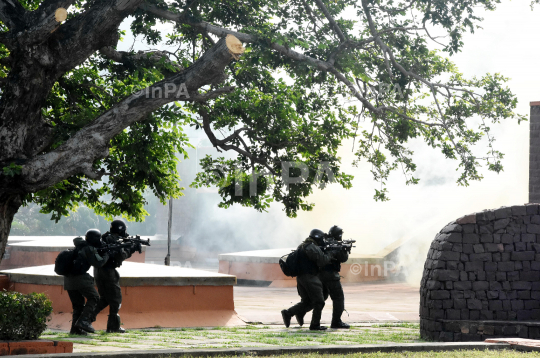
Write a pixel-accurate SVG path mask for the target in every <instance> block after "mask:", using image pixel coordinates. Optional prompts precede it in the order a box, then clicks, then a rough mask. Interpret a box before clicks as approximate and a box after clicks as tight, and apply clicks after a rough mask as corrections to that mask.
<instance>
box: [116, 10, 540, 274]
mask: <svg viewBox="0 0 540 358" xmlns="http://www.w3.org/2000/svg"><path fill="white" fill-rule="evenodd" d="M529 4H530V2H529V1H523V0H521V1H517V0H514V1H503V3H502V4H500V5H499V6H498V8H497V9H496V10H495V11H493V12H485V13H483V15H482V16H483V17H484V21H483V22H482V24H481V26H482V27H483V29H478V30H476V32H475V33H474V34H467V35H465V38H464V43H465V46H464V47H463V49H462V51H461V52H460V53H458V54H457V55H454V56H452V57H451V59H452V61H453V62H454V63H456V65H457V67H458V68H459V69H460V71H461V72H463V73H464V75H465V76H469V77H471V76H482V75H484V74H486V73H496V72H498V73H501V74H502V75H504V76H506V77H509V78H510V79H511V80H510V81H509V82H508V86H509V87H510V88H511V90H512V91H513V93H514V94H516V95H517V98H518V100H519V104H518V108H517V113H520V114H524V115H526V116H527V117H528V115H529V111H530V107H529V103H530V102H531V101H540V86H539V84H540V71H538V70H537V68H536V65H537V63H538V59H539V58H540V46H538V45H537V44H538V37H540V21H538V16H539V14H540V8H539V7H540V6H537V8H536V9H534V10H533V11H531V8H530V5H529ZM479 13H480V12H479ZM165 26H168V25H165ZM131 43H132V39H130V38H126V39H125V40H124V46H127V47H129V46H131ZM136 48H137V46H136ZM492 129H493V132H492V134H493V135H494V136H495V138H496V142H495V146H496V149H497V150H500V151H502V152H503V153H505V158H504V160H503V165H504V171H503V172H502V173H500V174H495V173H492V172H488V171H487V169H486V168H483V169H481V173H482V174H483V175H484V179H483V180H482V181H480V182H472V183H471V184H470V186H468V187H461V186H458V185H457V184H456V180H457V177H458V173H457V172H456V168H457V163H456V162H455V161H450V160H446V159H445V158H444V157H443V155H442V154H441V153H440V152H437V151H435V150H432V149H430V148H428V147H427V146H425V145H423V144H422V143H421V142H413V143H412V144H411V148H412V149H413V150H414V152H415V155H414V160H415V162H416V164H417V165H418V169H417V172H416V175H415V177H419V178H420V184H418V185H415V186H407V185H405V178H404V177H403V175H402V174H401V173H399V172H395V173H393V174H392V175H391V177H390V180H389V181H388V183H387V185H386V188H387V190H388V191H389V194H390V199H391V200H390V201H388V202H376V201H374V199H373V194H374V189H375V188H379V185H378V184H377V183H376V182H374V181H373V179H372V176H371V173H370V167H369V165H367V164H365V163H364V164H361V165H360V166H359V167H352V166H351V162H352V160H353V159H354V158H353V156H352V152H351V148H352V143H350V142H346V143H344V145H343V147H342V148H341V150H340V155H341V157H342V163H343V169H344V170H345V172H347V173H349V174H352V175H354V177H355V178H354V180H353V188H352V189H350V190H345V189H343V188H341V187H340V186H339V185H338V184H334V185H331V186H329V187H328V188H327V189H325V190H323V191H316V192H315V193H314V194H313V195H312V196H310V197H309V201H311V202H314V203H315V204H316V206H315V209H314V210H313V211H311V212H301V213H299V215H298V218H295V219H289V218H287V217H286V215H285V213H284V212H282V208H281V207H280V206H279V205H274V206H273V207H272V208H271V209H270V212H269V213H264V214H260V213H256V212H255V211H254V210H253V209H249V208H241V207H234V208H232V209H227V210H225V209H218V208H215V211H214V212H212V213H209V214H208V215H217V216H220V217H223V220H229V221H230V222H231V223H238V222H242V223H245V226H244V228H245V235H248V236H250V237H261V238H264V240H269V239H270V240H273V242H275V243H276V244H275V245H276V246H281V247H283V246H285V247H286V246H289V247H292V246H296V245H297V244H298V243H299V242H300V241H301V240H302V239H303V238H305V237H306V236H307V234H308V233H309V231H310V230H311V229H313V228H320V229H322V230H324V231H327V230H328V229H329V228H330V227H331V226H332V225H339V226H340V227H342V228H343V229H344V231H345V234H344V236H345V238H346V239H350V238H352V239H356V240H357V241H358V243H357V247H356V248H355V249H354V250H355V252H357V253H375V252H377V251H378V250H380V249H382V248H383V247H384V246H385V245H387V244H390V243H391V242H393V241H395V240H398V239H401V238H410V239H411V241H410V243H409V244H408V245H407V246H406V247H405V248H404V251H403V255H402V259H403V260H404V262H409V263H411V262H413V263H416V266H417V269H418V267H419V265H418V263H423V261H424V260H425V257H426V252H427V249H428V248H429V244H430V242H431V240H433V238H434V237H435V235H436V234H437V232H438V231H439V230H440V229H442V228H443V227H444V226H445V225H446V224H447V223H449V222H451V221H453V220H455V219H457V218H459V217H461V216H463V215H466V214H470V213H473V212H477V211H481V210H484V209H493V208H498V207H500V206H511V205H520V204H524V203H527V201H528V158H529V155H528V145H529V137H528V134H529V123H528V122H522V123H521V125H518V124H517V121H515V120H507V121H506V122H504V123H501V124H499V125H493V126H492ZM477 150H480V151H479V152H478V154H479V155H483V154H485V152H486V151H487V148H484V147H478V148H477ZM257 223H258V224H257ZM272 229H274V230H272ZM271 235H273V236H274V237H272V236H271ZM411 277H413V278H412V281H414V282H417V281H418V280H419V277H418V273H416V274H414V275H412V274H411Z"/></svg>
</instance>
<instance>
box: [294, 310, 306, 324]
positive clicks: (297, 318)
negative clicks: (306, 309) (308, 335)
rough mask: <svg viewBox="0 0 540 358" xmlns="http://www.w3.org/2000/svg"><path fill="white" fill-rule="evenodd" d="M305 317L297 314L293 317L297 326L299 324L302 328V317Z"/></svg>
mask: <svg viewBox="0 0 540 358" xmlns="http://www.w3.org/2000/svg"><path fill="white" fill-rule="evenodd" d="M305 315H306V314H305V313H299V314H297V315H295V316H294V317H296V322H298V324H299V325H300V326H303V325H304V316H305Z"/></svg>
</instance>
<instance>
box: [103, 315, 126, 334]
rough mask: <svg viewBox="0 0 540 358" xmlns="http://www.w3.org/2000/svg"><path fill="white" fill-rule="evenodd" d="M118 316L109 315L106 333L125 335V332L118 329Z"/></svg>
mask: <svg viewBox="0 0 540 358" xmlns="http://www.w3.org/2000/svg"><path fill="white" fill-rule="evenodd" d="M120 324H121V321H120V316H119V315H117V314H115V315H113V314H110V315H109V319H108V320H107V333H125V332H126V330H125V329H123V328H122V327H120Z"/></svg>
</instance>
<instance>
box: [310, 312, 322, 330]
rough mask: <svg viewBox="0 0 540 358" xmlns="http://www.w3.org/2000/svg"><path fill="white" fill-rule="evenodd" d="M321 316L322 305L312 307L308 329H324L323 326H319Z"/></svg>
mask: <svg viewBox="0 0 540 358" xmlns="http://www.w3.org/2000/svg"><path fill="white" fill-rule="evenodd" d="M321 316H322V307H321V308H313V315H312V316H311V324H310V325H309V329H310V330H311V331H324V330H325V329H326V327H325V326H321Z"/></svg>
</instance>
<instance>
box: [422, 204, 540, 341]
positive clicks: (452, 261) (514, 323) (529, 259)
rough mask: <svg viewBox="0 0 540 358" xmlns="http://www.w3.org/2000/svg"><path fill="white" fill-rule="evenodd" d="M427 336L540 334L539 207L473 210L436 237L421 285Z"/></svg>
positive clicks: (462, 337) (444, 338) (476, 337)
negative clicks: (473, 211)
mask: <svg viewBox="0 0 540 358" xmlns="http://www.w3.org/2000/svg"><path fill="white" fill-rule="evenodd" d="M420 334H421V337H422V338H424V339H428V340H436V341H474V340H484V339H487V338H493V337H504V336H512V337H518V336H519V337H523V338H535V339H537V338H540V212H539V205H538V204H528V205H521V206H512V207H502V208H499V209H495V210H485V211H483V212H479V213H475V214H471V215H467V216H464V217H461V218H459V219H458V220H456V221H454V222H451V223H450V224H448V225H446V226H445V227H444V228H443V229H442V230H441V231H440V232H439V233H438V234H437V235H436V236H435V239H434V240H433V242H432V243H431V247H430V249H429V252H428V257H427V260H426V263H425V265H424V273H423V277H422V281H421V286H420Z"/></svg>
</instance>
